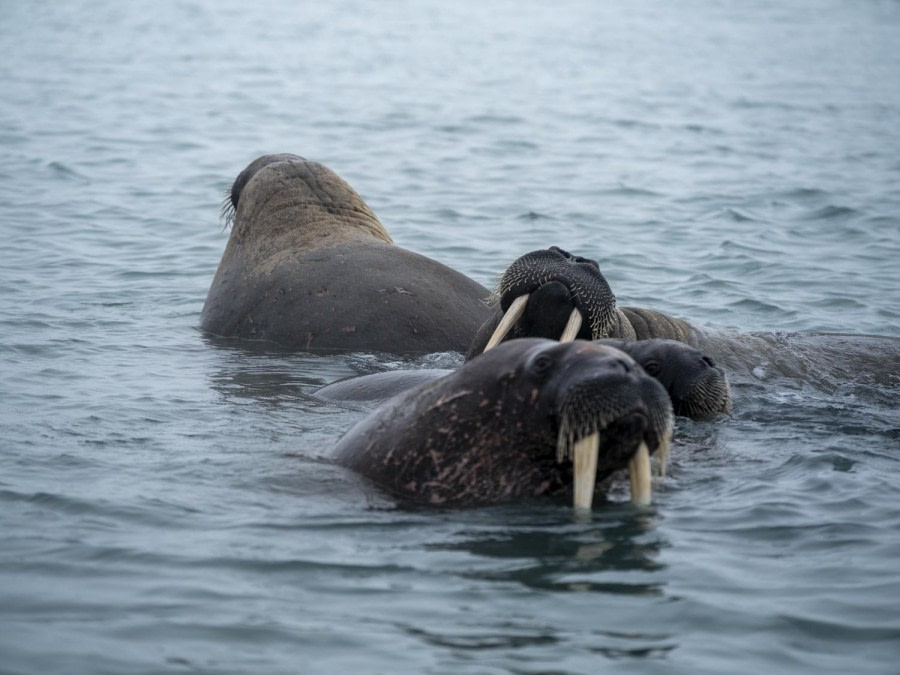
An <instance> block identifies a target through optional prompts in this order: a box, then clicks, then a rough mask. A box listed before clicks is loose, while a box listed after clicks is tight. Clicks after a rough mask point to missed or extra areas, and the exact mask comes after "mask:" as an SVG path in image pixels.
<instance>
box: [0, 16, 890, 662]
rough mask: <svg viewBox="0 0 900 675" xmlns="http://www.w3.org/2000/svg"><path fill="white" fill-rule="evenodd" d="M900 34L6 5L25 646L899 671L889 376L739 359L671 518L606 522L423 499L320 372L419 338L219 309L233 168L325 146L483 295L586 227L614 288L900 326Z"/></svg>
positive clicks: (6, 218)
mask: <svg viewBox="0 0 900 675" xmlns="http://www.w3.org/2000/svg"><path fill="white" fill-rule="evenodd" d="M898 35H900V3H897V2H896V1H888V0H882V1H877V0H871V1H865V2H850V1H849V0H846V1H840V0H824V1H818V0H817V1H813V0H808V1H805V0H798V1H797V2H789V3H788V2H775V1H765V0H759V1H755V2H744V3H728V2H715V1H713V0H708V1H701V0H688V1H686V2H679V3H667V2H655V1H652V0H647V1H639V2H634V3H632V2H625V1H621V2H618V1H611V2H586V1H585V2H579V1H575V0H573V1H571V2H568V1H565V0H564V1H563V2H561V3H560V2H557V3H537V2H524V3H521V2H491V3H476V2H461V3H439V2H417V3H406V2H386V3H378V4H377V5H376V4H375V3H363V2H336V3H295V2H285V1H283V0H261V1H260V2H255V3H246V2H233V1H231V0H226V1H224V2H211V1H206V0H185V1H183V2H176V1H174V0H172V1H170V0H157V1H156V2H129V3H119V2H112V1H111V0H107V1H105V2H104V1H103V0H94V1H90V2H89V1H87V0H71V1H67V2H54V3H29V2H18V3H7V6H5V7H4V10H3V12H2V17H0V44H2V45H3V47H4V49H3V52H4V58H3V59H2V61H0V84H2V92H3V94H2V97H0V157H2V162H0V178H2V180H0V234H2V242H3V264H2V265H0V437H2V439H0V444H2V445H0V671H2V672H4V673H117V674H122V673H161V672H171V673H180V672H204V673H251V672H252V673H293V672H302V673H339V672H363V673H396V672H415V673H538V672H566V673H595V672H640V673H655V672H659V673H673V672H684V673H699V672H702V673H726V672H727V673H760V672H817V673H823V672H828V673H895V672H897V667H898V666H897V663H898V658H900V610H898V600H900V572H898V569H900V567H898V562H897V561H898V560H900V430H898V428H900V413H898V407H900V394H898V387H900V385H898V384H897V379H896V378H897V376H898V374H897V373H896V369H897V363H896V362H894V363H886V364H883V368H884V370H885V371H886V374H887V376H888V380H889V381H890V377H891V376H893V377H894V380H893V382H894V386H890V385H888V386H880V385H879V386H876V385H872V384H870V383H866V382H848V383H846V384H841V385H840V386H837V387H836V388H829V389H828V390H827V391H825V390H823V388H821V387H816V386H813V385H811V384H810V383H808V382H804V381H795V380H788V379H783V378H781V379H779V378H777V377H769V376H768V375H767V374H766V373H765V372H764V371H763V370H760V371H757V373H756V375H757V376H756V377H754V376H753V375H750V374H736V375H735V376H734V378H733V384H734V390H735V414H734V416H733V417H731V418H729V419H720V420H717V421H714V422H703V423H699V422H697V423H691V422H685V421H680V422H679V425H678V428H677V431H676V437H677V438H676V447H675V448H674V450H673V460H674V461H673V467H672V470H671V472H670V474H671V475H670V477H669V478H668V479H667V481H666V483H665V486H664V489H663V490H662V491H661V492H660V493H659V494H658V496H657V499H656V501H655V504H654V506H653V508H651V509H650V510H648V511H645V512H639V511H636V510H635V509H633V508H632V507H630V506H629V505H627V504H625V503H623V502H622V497H623V493H622V491H621V490H614V491H613V494H612V495H611V502H610V503H609V504H607V505H605V506H601V507H600V508H597V509H596V510H595V513H594V516H593V519H592V520H591V521H590V522H579V521H576V520H574V519H573V518H572V515H571V513H570V512H569V510H568V509H566V508H563V507H561V506H558V505H528V506H512V507H503V508H492V509H477V510H461V511H430V510H412V511H410V510H402V509H396V508H394V505H393V503H392V502H391V501H390V500H388V499H386V498H384V497H383V496H381V495H379V494H378V493H376V492H375V491H374V490H372V488H370V487H369V486H367V485H366V484H364V483H363V482H362V481H361V480H359V479H357V478H355V477H354V476H352V475H350V474H348V473H347V472H346V471H345V470H343V469H341V468H339V467H336V466H334V465H332V464H331V463H330V462H329V461H328V448H329V447H330V445H331V444H332V443H333V442H334V441H335V440H336V439H337V438H338V437H339V436H340V434H341V432H342V431H343V430H345V429H346V428H348V427H349V426H350V425H351V424H352V423H353V421H354V420H355V419H357V418H358V416H359V414H358V412H355V411H352V410H347V409H343V408H338V407H334V406H330V405H327V404H324V403H322V402H318V401H316V400H315V399H313V398H311V397H310V396H309V395H310V393H311V392H312V391H314V390H315V388H316V387H318V386H320V385H322V384H324V383H327V382H330V381H333V380H335V379H337V378H339V377H344V376H347V375H351V374H354V373H361V372H369V371H373V370H379V369H384V368H395V367H400V366H403V365H406V364H404V363H403V362H401V361H399V360H396V359H390V358H385V357H384V356H379V355H372V354H356V355H348V356H341V357H317V356H309V355H303V354H291V353H271V352H270V353H263V352H253V351H246V350H242V349H237V348H228V347H221V346H216V345H214V344H211V343H209V342H207V341H206V340H205V339H204V337H203V335H202V334H201V333H200V332H199V330H198V329H197V324H198V319H199V313H200V308H201V307H202V304H203V300H204V298H205V295H206V291H207V289H208V287H209V283H210V281H211V280H212V276H213V273H214V271H215V268H216V265H217V264H218V261H219V258H220V256H221V253H222V250H223V248H224V245H225V242H226V239H227V232H225V231H223V229H222V227H221V225H220V224H219V222H218V220H217V214H218V210H219V206H220V203H221V197H222V194H223V191H224V190H225V189H226V188H227V187H228V186H229V185H230V183H231V181H232V180H233V179H234V177H235V176H236V175H237V173H238V172H239V171H240V170H241V169H242V168H243V167H244V166H245V165H246V164H247V163H248V162H249V161H251V160H252V159H254V158H255V157H256V156H258V155H260V154H263V153H268V152H294V153H298V154H302V155H304V156H307V157H310V158H312V159H316V160H319V161H321V162H323V163H325V164H327V165H328V166H330V167H331V168H332V169H334V170H335V171H337V172H338V173H339V174H340V175H342V176H343V177H344V178H345V179H346V180H347V181H348V182H349V183H350V184H351V185H353V186H354V187H355V188H356V189H357V190H358V191H359V192H360V193H361V194H362V195H363V197H364V198H365V199H366V200H367V201H368V202H369V204H370V205H371V206H372V208H373V209H374V210H375V212H376V213H377V214H378V215H379V217H380V218H381V220H382V222H384V223H385V225H386V226H387V228H388V229H389V231H390V232H391V233H392V235H393V236H394V238H395V240H396V241H397V242H398V243H399V244H401V245H403V246H406V247H407V248H411V249H413V250H415V251H418V252H420V253H424V254H426V255H429V256H431V257H434V258H436V259H438V260H440V261H442V262H444V263H447V264H449V265H451V266H452V267H455V268H456V269H459V270H460V271H462V272H464V273H466V274H468V275H470V276H472V277H473V278H475V279H476V280H478V281H480V282H482V283H484V284H486V285H492V284H493V283H494V282H495V280H496V278H497V277H498V275H499V274H500V272H501V271H502V270H503V268H504V266H505V265H506V264H507V263H509V262H510V261H512V260H513V259H514V258H516V257H517V256H519V255H521V254H522V253H525V252H527V251H529V250H532V249H535V248H543V247H546V246H549V245H553V244H556V245H559V246H563V247H565V248H568V249H570V250H573V251H576V252H578V253H580V254H583V255H587V256H591V257H594V258H596V259H598V260H599V262H600V265H601V269H603V271H604V273H605V275H606V277H607V278H608V280H609V281H610V284H611V286H612V287H613V289H614V290H615V292H616V294H617V296H618V298H619V301H620V302H621V303H622V304H626V305H627V304H633V305H643V306H649V307H653V308H656V309H660V310H664V311H668V312H670V313H673V314H676V315H679V316H682V317H685V318H688V319H690V320H692V321H694V322H695V323H698V324H702V325H706V326H710V327H716V328H723V329H729V330H733V331H737V332H745V331H759V330H771V331H837V332H843V333H851V334H861V333H868V334H878V335H886V336H893V337H900V327H898V318H900V273H898V272H897V269H898V266H897V260H898V259H900V40H898V38H897V36H898ZM455 362H456V361H455V358H454V357H453V356H452V355H446V354H445V355H435V356H432V357H427V358H425V359H420V360H419V361H418V362H416V363H414V364H413V365H444V366H446V365H453V364H454V363H455ZM892 370H893V372H891V371H892ZM882 374H885V373H882Z"/></svg>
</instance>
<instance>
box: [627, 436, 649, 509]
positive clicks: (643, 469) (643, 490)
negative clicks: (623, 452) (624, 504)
mask: <svg viewBox="0 0 900 675" xmlns="http://www.w3.org/2000/svg"><path fill="white" fill-rule="evenodd" d="M628 479H629V481H630V482H631V503H632V504H637V505H638V506H647V505H648V504H649V503H650V495H651V494H652V485H651V483H650V450H648V448H647V443H646V442H644V441H642V442H641V445H640V447H639V448H638V449H637V452H636V453H634V457H632V458H631V459H630V460H629V461H628Z"/></svg>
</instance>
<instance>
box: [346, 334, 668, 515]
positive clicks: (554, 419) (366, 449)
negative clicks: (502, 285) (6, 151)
mask: <svg viewBox="0 0 900 675" xmlns="http://www.w3.org/2000/svg"><path fill="white" fill-rule="evenodd" d="M672 428H673V415H672V407H671V403H670V402H669V397H668V395H667V394H666V391H665V389H664V388H663V387H662V385H661V384H660V383H659V382H657V381H656V380H655V379H653V378H652V377H650V376H649V375H647V374H646V373H645V372H644V371H643V370H642V369H641V368H640V367H639V366H638V365H637V363H635V361H634V360H633V359H632V358H631V357H630V356H628V355H627V354H625V353H623V352H621V351H619V350H617V349H614V348H612V347H607V346H604V345H597V344H593V343H591V342H586V341H583V340H578V341H575V342H570V343H559V342H555V341H550V340H542V339H534V338H531V339H520V340H511V341H508V342H504V343H503V344H502V345H499V346H498V347H497V348H495V349H493V350H491V351H490V352H487V353H485V354H482V355H481V356H478V357H477V358H475V359H472V360H471V361H469V362H467V363H466V364H465V365H463V367H462V368H460V369H459V370H458V371H455V372H454V373H452V374H450V375H448V376H446V377H443V378H441V379H439V380H435V381H434V382H431V383H429V384H426V385H423V386H420V387H417V388H415V389H412V390H409V391H407V392H405V393H404V394H401V395H400V396H398V397H395V398H394V399H391V400H390V401H388V402H387V403H386V404H385V405H383V406H382V407H380V408H378V409H376V411H375V412H374V413H373V414H372V415H371V416H370V417H369V418H367V419H366V420H364V421H363V422H361V423H360V425H358V427H355V428H354V429H352V430H351V431H350V432H349V433H348V434H347V435H345V437H344V438H343V439H341V441H340V442H339V444H338V447H337V456H338V458H339V460H341V461H342V462H343V463H344V464H346V465H348V466H350V467H351V468H353V469H354V470H356V471H358V472H359V473H362V474H363V475H366V476H367V477H369V478H370V480H372V481H373V482H374V483H376V484H378V485H380V486H382V487H384V488H386V489H388V490H389V491H390V492H392V493H393V494H395V495H396V496H398V497H400V498H401V499H403V500H405V501H413V502H418V503H427V504H439V505H444V506H453V505H456V506H459V505H477V504H482V505H483V504H495V503H500V502H506V501H510V500H513V499H516V498H533V497H537V496H541V495H552V494H557V493H560V492H566V491H569V490H571V489H573V486H574V495H573V503H574V506H575V508H576V509H590V508H591V505H592V499H593V495H594V486H595V483H596V482H597V481H602V480H604V479H605V478H607V477H609V476H610V475H611V474H612V473H613V472H615V471H617V470H620V469H625V468H627V469H628V470H629V475H630V478H631V483H632V501H634V502H636V503H641V504H644V503H647V502H649V500H650V484H651V482H650V460H649V457H650V455H651V454H654V453H655V454H656V455H657V456H658V457H659V459H660V464H661V466H663V467H664V465H665V457H666V455H667V451H668V446H669V443H670V439H671V435H672Z"/></svg>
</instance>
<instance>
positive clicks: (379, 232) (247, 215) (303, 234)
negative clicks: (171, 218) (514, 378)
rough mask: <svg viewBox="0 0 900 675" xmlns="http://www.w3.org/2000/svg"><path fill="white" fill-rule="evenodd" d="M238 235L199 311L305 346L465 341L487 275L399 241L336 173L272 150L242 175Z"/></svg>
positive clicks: (212, 322) (423, 346) (452, 344)
mask: <svg viewBox="0 0 900 675" xmlns="http://www.w3.org/2000/svg"><path fill="white" fill-rule="evenodd" d="M223 212H224V214H225V216H226V218H227V219H229V220H232V219H233V223H232V225H233V226H232V230H231V235H230V237H229V240H228V244H227V246H226V248H225V252H224V254H223V256H222V260H221V262H220V263H219V267H218V269H217V270H216V274H215V277H214V278H213V281H212V285H211V287H210V289H209V293H208V295H207V297H206V302H205V304H204V306H203V310H202V313H201V317H200V326H201V328H202V329H203V330H204V331H206V332H207V333H209V334H212V335H215V336H224V337H229V338H238V339H240V340H243V341H247V340H254V341H259V340H262V341H267V342H270V343H275V344H277V345H280V346H283V347H287V348H291V349H298V350H305V351H313V352H314V351H328V352H347V351H367V352H373V351H374V352H388V353H395V354H424V353H431V352H439V351H460V352H464V351H465V350H466V349H467V348H468V346H469V344H470V343H471V341H472V336H473V335H474V334H475V332H476V331H477V329H478V327H479V326H481V325H482V324H483V323H484V321H485V320H487V318H488V317H489V316H490V313H491V310H490V309H489V308H488V306H487V304H486V303H485V299H486V298H487V297H488V295H489V291H488V290H487V289H486V288H484V287H483V286H482V285H481V284H478V283H477V282H475V281H473V280H472V279H469V278H468V277H466V276H464V275H463V274H460V273H459V272H456V271H454V270H453V269H451V268H449V267H447V266H445V265H443V264H441V263H439V262H436V261H434V260H431V259H430V258H427V257H425V256H422V255H419V254H417V253H413V252H412V251H408V250H406V249H404V248H401V247H400V246H397V245H396V244H394V242H393V240H392V239H391V236H390V235H389V234H388V232H387V230H386V229H385V228H384V226H383V225H382V224H381V223H380V222H379V220H378V218H377V217H376V216H375V214H374V213H373V212H372V210H371V209H370V208H369V207H368V206H367V205H366V203H365V202H364V201H363V200H362V198H361V197H360V196H359V195H358V194H357V193H356V192H355V191H354V190H353V189H352V188H351V187H350V186H349V185H348V184H347V183H346V182H345V181H344V180H342V179H341V178H340V177H339V176H338V175H337V174H335V173H334V172H333V171H331V170H330V169H328V168H327V167H325V166H323V165H322V164H319V163H317V162H313V161H309V160H306V159H304V158H302V157H298V156H296V155H290V154H280V155H265V156H263V157H260V158H258V159H256V160H254V161H253V162H251V163H250V165H249V166H247V168H246V169H244V170H243V171H242V172H241V173H240V174H239V175H238V177H237V179H236V180H235V181H234V184H233V185H232V187H231V191H230V195H229V197H228V199H227V201H226V204H225V206H224V208H223Z"/></svg>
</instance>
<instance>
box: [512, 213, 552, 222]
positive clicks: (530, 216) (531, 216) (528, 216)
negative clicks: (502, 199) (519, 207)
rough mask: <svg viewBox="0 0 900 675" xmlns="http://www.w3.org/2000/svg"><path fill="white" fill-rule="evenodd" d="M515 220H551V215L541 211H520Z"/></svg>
mask: <svg viewBox="0 0 900 675" xmlns="http://www.w3.org/2000/svg"><path fill="white" fill-rule="evenodd" d="M516 220H527V221H533V220H553V217H552V216H548V215H546V214H543V213H538V212H536V211H528V212H527V213H520V214H519V215H518V216H516Z"/></svg>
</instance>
